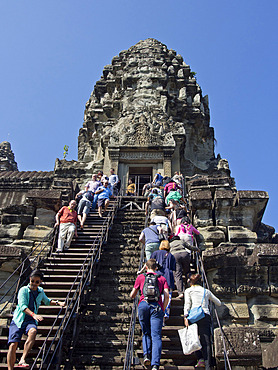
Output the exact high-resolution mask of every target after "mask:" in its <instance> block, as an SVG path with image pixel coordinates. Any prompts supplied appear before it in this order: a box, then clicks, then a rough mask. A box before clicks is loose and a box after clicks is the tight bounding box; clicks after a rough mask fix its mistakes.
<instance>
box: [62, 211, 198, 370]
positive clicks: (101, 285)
mask: <svg viewBox="0 0 278 370" xmlns="http://www.w3.org/2000/svg"><path fill="white" fill-rule="evenodd" d="M144 219H145V216H144V212H143V211H140V210H127V209H126V210H124V211H119V212H118V213H117V217H116V218H115V220H114V224H113V227H112V231H111V233H110V237H109V239H108V243H107V245H105V246H104V248H103V251H102V256H101V262H100V271H99V274H98V277H97V281H96V286H95V289H94V290H93V292H92V295H91V299H90V301H89V304H88V305H87V307H86V308H85V310H84V313H83V318H82V320H81V322H80V325H79V335H78V340H77V342H76V345H75V348H74V351H73V354H72V356H71V358H69V359H68V362H67V366H66V368H69V369H76V370H81V369H82V370H83V369H86V370H97V369H98V370H99V369H102V370H108V369H113V370H116V369H123V366H124V357H125V350H126V344H127V337H128V330H129V323H130V315H131V311H132V305H133V301H131V299H130V298H129V293H130V291H131V289H132V287H133V284H134V282H135V279H136V277H137V275H136V272H137V270H138V266H139V261H140V245H139V243H138V238H139V235H140V232H141V231H142V229H143V228H144ZM177 295H178V293H177V292H174V293H173V299H172V309H171V316H170V319H169V320H168V321H167V325H166V326H165V327H164V328H163V332H162V341H163V350H162V358H161V367H160V369H169V370H170V369H180V370H185V369H188V370H189V369H194V367H193V366H192V365H193V364H195V363H196V359H195V357H194V355H190V356H184V355H183V353H182V349H181V345H180V340H179V336H178V332H177V330H178V329H180V328H182V327H184V325H183V316H182V315H183V300H180V299H178V298H177ZM141 342H142V341H141V329H140V325H139V323H138V320H137V323H136V326H135V341H134V348H135V364H134V365H133V368H134V369H145V367H144V366H143V365H142V359H143V353H142V343H141ZM136 363H137V364H136Z"/></svg>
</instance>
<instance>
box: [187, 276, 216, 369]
mask: <svg viewBox="0 0 278 370" xmlns="http://www.w3.org/2000/svg"><path fill="white" fill-rule="evenodd" d="M200 281H201V276H200V275H199V274H194V275H191V276H190V278H189V279H188V282H189V284H190V288H188V289H186V290H185V292H184V324H185V326H188V325H189V324H190V323H191V322H190V310H191V309H194V308H197V307H199V306H201V307H202V310H203V312H204V314H203V318H201V319H198V320H197V321H196V320H195V321H193V322H196V324H197V325H198V333H199V336H200V342H201V345H202V349H201V350H200V351H197V352H195V354H196V356H197V359H198V363H197V365H196V366H195V367H204V368H205V369H206V370H210V369H211V355H212V350H211V340H210V325H211V318H210V311H209V301H212V302H213V303H215V304H216V305H217V306H221V301H220V300H219V299H218V298H217V297H216V296H215V295H214V294H213V293H212V292H211V291H210V290H208V289H205V288H203V287H202V286H201V285H200Z"/></svg>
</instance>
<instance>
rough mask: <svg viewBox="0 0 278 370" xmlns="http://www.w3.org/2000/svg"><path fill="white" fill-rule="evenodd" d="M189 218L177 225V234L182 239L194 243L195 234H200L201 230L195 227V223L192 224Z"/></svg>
mask: <svg viewBox="0 0 278 370" xmlns="http://www.w3.org/2000/svg"><path fill="white" fill-rule="evenodd" d="M188 221H189V220H188V219H187V218H184V219H183V220H182V223H181V224H180V225H179V226H178V227H177V231H176V234H175V235H177V236H179V237H180V238H181V239H183V240H184V241H185V242H186V243H188V244H190V245H193V240H194V235H193V234H196V235H199V234H200V231H198V230H197V229H195V227H194V226H193V225H191V224H190V223H189V222H188Z"/></svg>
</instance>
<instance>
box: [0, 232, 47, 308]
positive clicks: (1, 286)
mask: <svg viewBox="0 0 278 370" xmlns="http://www.w3.org/2000/svg"><path fill="white" fill-rule="evenodd" d="M53 233H54V229H52V230H51V231H50V232H49V233H48V234H47V235H46V236H45V237H44V238H43V240H42V241H41V242H40V243H39V244H38V245H37V246H36V248H35V249H33V250H32V252H30V253H29V254H28V255H27V256H26V257H25V258H24V260H23V261H22V262H21V264H20V265H19V266H18V267H17V268H16V269H15V270H14V272H13V273H12V274H11V275H10V276H9V277H8V278H7V279H6V280H5V281H4V282H3V283H2V284H1V285H0V289H2V288H3V287H4V286H5V285H6V284H7V282H8V281H9V280H10V279H11V278H12V277H13V276H14V275H15V274H16V273H17V271H18V270H20V268H21V267H22V265H23V264H24V263H25V262H26V261H27V260H28V259H29V257H30V256H31V255H32V254H33V253H34V252H35V251H36V250H37V249H38V248H39V247H40V245H41V244H42V243H44V242H45V241H46V240H49V238H50V237H51V238H52V237H53V236H54V235H51V234H53ZM50 241H51V240H50ZM0 302H1V300H0Z"/></svg>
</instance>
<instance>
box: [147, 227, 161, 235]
mask: <svg viewBox="0 0 278 370" xmlns="http://www.w3.org/2000/svg"><path fill="white" fill-rule="evenodd" d="M148 229H150V230H151V231H152V232H153V233H155V234H156V235H159V234H158V233H157V232H156V231H154V229H151V228H150V227H148Z"/></svg>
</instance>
